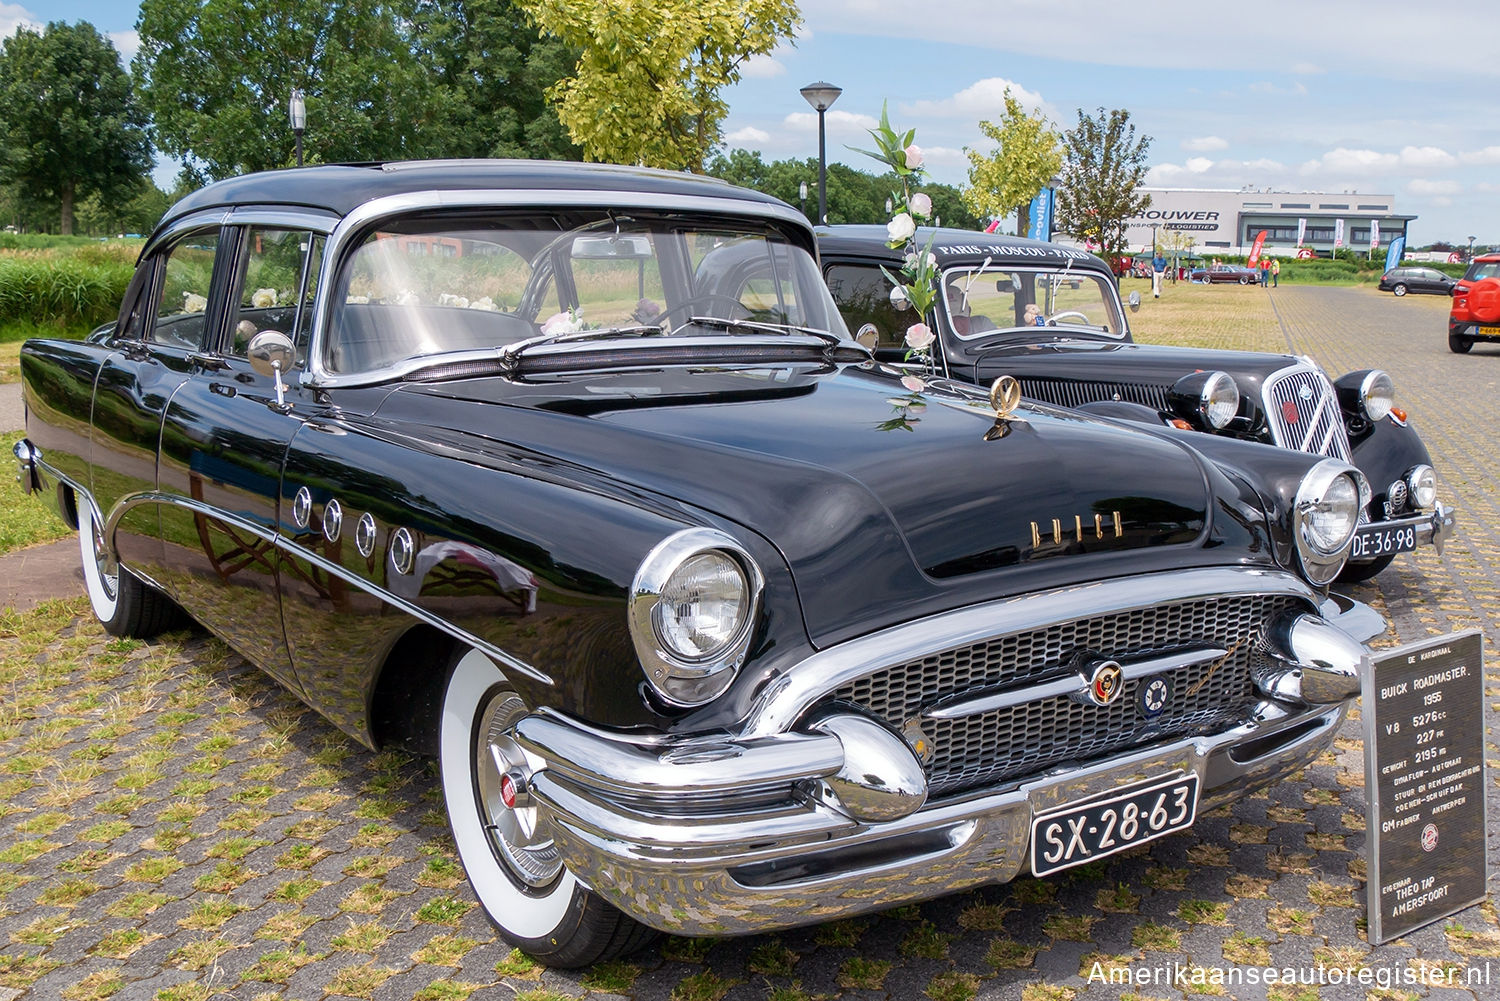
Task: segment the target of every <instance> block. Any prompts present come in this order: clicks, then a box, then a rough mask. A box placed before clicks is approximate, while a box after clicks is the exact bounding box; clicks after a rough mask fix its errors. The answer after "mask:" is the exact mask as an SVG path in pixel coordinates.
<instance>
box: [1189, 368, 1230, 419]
mask: <svg viewBox="0 0 1500 1001" xmlns="http://www.w3.org/2000/svg"><path fill="white" fill-rule="evenodd" d="M1199 400H1200V402H1199V404H1198V412H1199V413H1200V414H1202V415H1203V420H1204V421H1205V422H1207V424H1208V426H1209V427H1212V428H1216V429H1217V428H1224V427H1228V426H1229V422H1230V421H1232V420H1234V415H1235V414H1237V413H1239V411H1240V388H1239V387H1238V386H1236V385H1235V384H1234V379H1232V378H1231V377H1230V376H1229V375H1228V374H1227V373H1224V372H1215V373H1213V374H1212V375H1211V376H1209V379H1208V381H1207V382H1206V383H1204V384H1203V394H1202V395H1201V396H1200V397H1199Z"/></svg>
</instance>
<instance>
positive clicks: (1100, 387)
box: [1021, 378, 1167, 410]
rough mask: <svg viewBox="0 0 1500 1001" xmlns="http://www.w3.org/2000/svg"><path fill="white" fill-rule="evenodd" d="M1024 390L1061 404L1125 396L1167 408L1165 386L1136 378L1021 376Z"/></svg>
mask: <svg viewBox="0 0 1500 1001" xmlns="http://www.w3.org/2000/svg"><path fill="white" fill-rule="evenodd" d="M1021 393H1022V394H1023V395H1025V396H1029V397H1031V398H1032V399H1034V400H1043V401H1045V402H1047V403H1051V404H1054V405H1056V406H1059V407H1080V406H1082V405H1083V404H1085V403H1098V402H1101V401H1104V400H1116V399H1118V400H1124V401H1125V402H1126V403H1139V404H1140V405H1141V406H1144V407H1151V408H1152V409H1153V410H1166V409H1167V390H1166V387H1164V386H1148V385H1144V384H1141V383H1134V382H1075V381H1072V380H1062V379H1027V378H1023V379H1021Z"/></svg>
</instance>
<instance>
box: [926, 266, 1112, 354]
mask: <svg viewBox="0 0 1500 1001" xmlns="http://www.w3.org/2000/svg"><path fill="white" fill-rule="evenodd" d="M943 291H944V301H945V306H946V309H947V312H948V323H949V327H950V329H952V330H953V332H954V333H955V334H957V335H958V336H959V337H961V338H964V339H968V338H970V337H977V336H979V335H981V334H983V333H984V332H985V331H992V330H997V329H1005V328H1014V327H1040V326H1049V327H1050V326H1057V327H1086V328H1088V329H1089V330H1090V331H1092V332H1094V333H1104V334H1108V335H1109V336H1111V337H1121V336H1123V335H1124V333H1125V323H1124V318H1123V316H1122V315H1121V312H1120V307H1119V297H1118V294H1117V293H1116V291H1115V285H1114V281H1113V279H1112V278H1110V277H1108V276H1105V275H1100V274H1097V273H1095V272H1093V271H1075V270H1071V269H1066V268H1064V269H1034V268H1003V269H997V268H985V269H982V270H980V269H956V270H952V271H948V272H946V273H945V274H944V275H943Z"/></svg>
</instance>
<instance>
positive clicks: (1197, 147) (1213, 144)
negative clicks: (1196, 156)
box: [1182, 136, 1229, 153]
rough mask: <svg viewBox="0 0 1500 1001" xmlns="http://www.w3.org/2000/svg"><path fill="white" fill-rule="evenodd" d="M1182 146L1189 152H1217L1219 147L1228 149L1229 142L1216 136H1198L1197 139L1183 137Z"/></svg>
mask: <svg viewBox="0 0 1500 1001" xmlns="http://www.w3.org/2000/svg"><path fill="white" fill-rule="evenodd" d="M1182 148H1183V149H1185V150H1187V151H1188V152H1189V153H1217V152H1218V151H1219V150H1221V149H1228V148H1229V143H1228V142H1227V141H1226V140H1224V139H1220V138H1219V137H1218V136H1200V137H1199V138H1197V139H1184V140H1183V141H1182Z"/></svg>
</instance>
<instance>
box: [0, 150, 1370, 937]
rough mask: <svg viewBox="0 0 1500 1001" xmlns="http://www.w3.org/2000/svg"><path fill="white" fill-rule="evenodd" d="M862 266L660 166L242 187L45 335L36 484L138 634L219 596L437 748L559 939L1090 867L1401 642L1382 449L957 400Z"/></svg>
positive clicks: (121, 627)
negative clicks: (1349, 626) (1369, 474)
mask: <svg viewBox="0 0 1500 1001" xmlns="http://www.w3.org/2000/svg"><path fill="white" fill-rule="evenodd" d="M815 254H816V246H815V242H814V236H813V233H812V231H811V229H809V228H808V227H807V224H806V222H805V220H803V219H802V217H801V215H800V214H799V213H797V212H796V211H794V210H793V209H791V208H790V207H789V206H787V205H785V204H783V203H781V202H777V201H775V200H773V199H770V198H767V197H765V196H762V195H758V194H755V193H752V192H748V191H742V190H739V189H736V188H733V187H731V186H729V185H726V184H723V183H721V182H717V181H713V180H711V179H706V178H701V177H693V176H690V175H680V174H675V173H666V172H656V171H649V170H643V169H629V168H619V167H606V166H600V165H587V164H569V163H525V162H502V161H497V162H489V163H486V162H472V161H470V162H455V163H422V164H385V165H368V166H320V167H314V168H306V169H297V170H286V171H277V172H272V173H264V174H254V175H250V176H246V177H241V178H237V179H232V180H227V181H223V182H219V183H217V184H213V185H210V186H208V187H206V188H204V189H202V190H200V191H198V192H196V193H194V194H191V195H189V196H188V197H186V198H184V199H183V200H182V201H180V202H178V203H177V204H176V205H175V206H174V207H173V208H172V209H171V210H170V211H169V212H168V213H167V215H166V217H165V218H164V219H163V221H162V223H161V225H160V226H159V227H158V228H157V230H156V231H155V233H154V234H153V235H152V236H151V238H150V239H149V240H148V241H147V243H146V245H145V248H144V250H143V251H142V254H141V257H140V261H139V266H138V268H137V271H136V274H135V278H134V280H133V281H132V282H131V284H130V286H129V290H128V291H127V293H126V296H125V301H124V303H123V304H122V306H121V310H120V314H119V319H118V321H117V322H116V323H115V324H113V325H111V326H109V327H106V328H103V329H101V330H99V331H97V332H95V334H93V335H92V336H90V337H89V338H88V339H86V340H84V341H82V342H79V341H68V340H33V341H29V342H28V343H27V344H26V345H25V347H24V348H23V350H22V354H21V371H22V376H23V392H24V399H25V403H26V408H27V426H26V434H25V437H24V439H23V440H22V441H21V442H20V443H18V444H17V446H16V456H17V459H18V461H19V473H20V478H21V482H22V483H23V484H24V485H25V486H26V487H27V488H28V489H30V490H32V491H36V492H38V493H39V494H40V495H41V496H42V497H44V498H46V499H47V500H48V501H49V502H50V503H52V504H53V505H54V506H55V507H56V509H57V511H58V512H59V514H61V515H62V517H64V518H66V519H67V520H68V521H70V522H71V523H73V524H74V525H76V526H77V527H78V529H79V544H80V552H81V556H82V560H83V568H84V574H85V577H86V581H87V585H88V593H89V597H90V600H91V603H92V605H93V609H94V613H95V614H96V615H97V616H98V618H99V619H100V620H101V621H102V622H103V624H104V627H105V628H106V629H107V630H108V631H109V632H111V633H114V634H118V635H136V636H139V635H146V634H149V633H151V632H152V631H154V630H157V629H160V628H163V627H164V626H166V625H167V624H169V623H170V621H171V620H172V618H173V616H174V615H175V614H176V610H177V609H178V608H180V609H182V610H184V611H186V612H187V613H188V614H189V615H191V616H192V617H193V618H194V619H196V620H197V621H198V622H200V623H202V624H203V625H204V626H206V627H207V628H208V629H210V630H212V631H213V632H214V633H216V634H217V635H219V636H221V637H223V638H224V639H225V640H226V641H227V642H228V643H230V644H231V645H232V646H234V647H235V648H236V649H237V650H238V651H240V653H242V654H244V655H245V657H247V658H248V659H249V660H251V661H253V662H254V663H255V664H257V665H259V666H260V667H261V668H263V669H264V670H266V671H267V672H268V673H269V674H271V675H272V676H273V677H275V678H276V679H278V680H279V681H280V682H281V683H283V684H285V685H286V686H287V687H288V688H290V689H291V690H292V691H294V692H296V693H297V694H298V695H299V696H300V697H301V698H302V699H304V700H305V701H306V702H307V703H308V704H309V705H311V706H313V707H314V708H316V709H317V710H319V711H320V712H322V713H323V714H324V715H326V716H327V717H328V718H329V719H330V720H332V721H333V722H334V723H335V724H337V725H338V726H339V727H341V728H342V729H344V730H345V731H346V732H347V733H349V734H350V735H351V736H353V737H354V738H355V739H357V740H359V741H360V742H362V743H364V744H366V745H368V746H370V747H374V748H380V747H405V748H409V749H413V750H417V751H422V752H429V753H433V754H435V755H436V756H437V759H438V763H439V774H440V778H441V783H442V790H443V794H444V799H445V803H446V807H447V811H448V817H449V820H450V822H451V825H452V830H453V838H454V842H455V844H456V846H457V850H458V853H459V855H460V856H461V858H462V861H463V864H464V867H465V868H466V870H467V872H468V876H469V879H470V882H471V885H472V887H473V890H474V893H475V895H476V896H477V897H478V899H479V901H480V903H481V904H482V905H483V907H484V909H485V911H486V912H487V913H488V915H489V916H490V918H491V919H492V920H493V921H494V922H495V924H496V925H497V926H498V927H499V929H500V932H501V934H502V935H503V936H504V937H505V938H506V939H507V940H508V941H510V942H512V943H514V944H516V945H517V946H519V947H520V948H522V949H524V950H525V951H526V952H528V953H530V954H531V955H533V956H536V957H537V958H538V959H540V960H541V961H543V962H545V963H548V964H552V965H557V966H577V965H583V964H587V963H591V962H595V961H598V960H601V959H604V958H608V957H610V956H615V955H620V954H622V953H624V952H627V951H629V950H631V949H632V948H634V947H636V946H638V945H640V944H642V943H643V942H644V941H645V940H646V939H647V938H648V937H649V936H650V935H651V934H652V930H653V929H660V930H665V931H669V932H678V933H683V934H692V935H723V934H734V933H743V932H754V931H761V930H767V929H776V928H784V927H788V926H793V925H800V924H808V923H813V922H819V921H826V920H831V919H834V918H839V917H844V916H848V915H852V914H858V913H861V912H864V911H869V910H875V909H883V908H888V907H891V906H892V905H895V904H898V903H901V902H903V901H910V900H919V899H923V898H927V897H932V896H936V895H938V894H942V893H947V892H950V891H954V890H959V889H963V888H967V887H972V886H975V885H978V884H981V883H986V882H995V881H1004V880H1008V879H1011V878H1013V877H1015V876H1017V875H1019V874H1020V873H1022V872H1032V873H1035V874H1037V875H1045V874H1048V873H1052V872H1056V871H1058V870H1061V869H1064V868H1067V867H1069V866H1074V865H1078V864H1081V863H1084V862H1089V861H1093V860H1096V859H1099V858H1102V857H1105V856H1108V855H1110V854H1112V853H1114V852H1117V851H1120V850H1124V849H1128V848H1130V847H1132V846H1134V845H1138V844H1140V843H1142V842H1144V841H1148V840H1151V839H1153V838H1157V837H1161V836H1163V835H1166V834H1168V833H1170V832H1173V831H1178V830H1181V829H1183V828H1185V827H1187V826H1188V825H1190V824H1192V823H1193V821H1194V819H1195V818H1196V817H1197V816H1198V814H1199V812H1200V811H1201V810H1206V809H1209V808H1212V807H1214V806H1215V805H1217V804H1220V803H1224V802H1227V801H1230V800H1233V799H1235V798H1237V797H1241V796H1244V795H1246V794H1247V793H1248V792H1249V791H1250V790H1253V789H1256V788H1258V787H1262V786H1265V785H1266V784H1268V783H1271V782H1274V781H1276V780H1277V779H1278V778H1280V777H1281V776H1284V775H1286V774H1288V773H1289V772H1291V771H1293V770H1295V769H1298V768H1301V767H1303V766H1305V765H1306V764H1308V763H1310V762H1311V761H1313V760H1314V759H1315V758H1316V757H1317V755H1318V754H1319V753H1320V752H1321V751H1322V750H1323V749H1324V748H1326V747H1327V746H1328V745H1329V743H1330V741H1331V740H1332V738H1333V736H1334V734H1335V733H1336V732H1337V730H1338V727H1339V724H1340V722H1341V721H1342V720H1343V719H1344V717H1345V713H1346V711H1347V707H1348V705H1349V703H1350V701H1351V700H1352V699H1353V698H1354V697H1355V696H1356V694H1357V693H1358V690H1359V680H1358V667H1359V664H1360V661H1361V658H1362V655H1363V647H1361V646H1360V644H1359V643H1357V642H1355V640H1354V639H1352V638H1350V636H1349V635H1348V633H1347V632H1345V631H1344V630H1343V629H1342V628H1340V626H1339V624H1338V623H1341V622H1351V623H1353V624H1355V625H1360V624H1363V625H1364V626H1365V627H1366V628H1367V630H1369V631H1365V632H1363V633H1362V635H1364V636H1368V635H1370V634H1371V631H1373V630H1376V629H1379V628H1381V627H1382V624H1381V623H1380V622H1379V619H1378V616H1373V613H1371V612H1370V610H1369V609H1368V608H1364V607H1359V606H1356V605H1354V604H1352V603H1347V602H1346V603H1344V604H1342V605H1335V604H1325V603H1324V602H1323V599H1322V596H1321V594H1320V589H1321V588H1322V586H1323V585H1324V584H1326V582H1327V581H1328V580H1330V579H1332V577H1334V576H1335V575H1336V574H1337V573H1338V571H1339V570H1340V569H1341V568H1342V566H1343V565H1344V563H1345V561H1346V559H1347V558H1348V555H1349V551H1350V546H1351V545H1353V544H1354V540H1355V538H1356V525H1357V519H1358V516H1359V502H1360V497H1361V494H1362V492H1363V491H1365V490H1366V489H1367V487H1366V484H1365V480H1364V477H1363V475H1362V474H1361V473H1360V472H1359V470H1357V469H1356V468H1354V467H1353V466H1351V465H1349V464H1348V463H1346V462H1344V461H1342V460H1340V459H1336V458H1326V457H1323V456H1311V455H1304V454H1301V453H1295V452H1288V451H1271V450H1265V449H1261V448H1259V446H1254V445H1245V444H1243V443H1240V442H1233V441H1228V440H1224V441H1222V442H1220V441H1219V440H1218V439H1213V438H1211V437H1210V436H1206V435H1203V436H1197V437H1198V439H1201V440H1202V441H1203V442H1206V443H1208V444H1211V445H1213V444H1216V443H1217V444H1219V445H1222V446H1223V447H1218V448H1215V449H1214V451H1215V453H1216V454H1215V455H1214V456H1213V457H1210V456H1208V455H1205V454H1202V453H1200V452H1198V451H1196V450H1195V449H1193V448H1192V447H1190V446H1189V443H1188V441H1189V439H1188V436H1185V435H1177V436H1176V437H1173V436H1172V435H1170V434H1163V433H1158V432H1156V431H1152V430H1147V429H1144V428H1139V427H1133V426H1131V425H1128V424H1124V423H1121V422H1118V421H1113V420H1105V419H1098V418H1093V417H1089V416H1086V415H1083V414H1080V413H1077V412H1072V411H1062V410H1058V409H1056V408H1053V407H1048V406H1041V405H1032V404H1024V403H1023V404H1018V403H1017V402H1016V400H1015V399H1014V396H1013V392H1012V389H1013V387H1008V384H1005V385H1002V386H1001V387H1000V389H1001V390H1002V392H1000V393H999V394H998V395H996V394H992V393H987V392H984V391H982V390H978V389H975V388H974V387H968V386H960V385H957V384H955V385H954V386H952V387H951V388H947V389H943V388H936V387H921V388H912V386H911V385H910V384H909V382H903V381H902V373H901V372H899V371H896V370H894V369H892V368H891V367H890V366H885V365H881V364H879V363H877V362H875V361H874V360H873V359H872V358H871V357H870V353H869V352H868V351H867V350H866V349H864V348H862V347H861V346H859V345H858V344H857V343H855V342H854V341H853V340H851V339H850V338H849V336H848V333H847V330H846V328H845V326H844V324H843V321H842V320H841V319H840V317H839V314H838V312H837V310H836V308H835V306H834V303H833V300H832V299H831V297H830V296H829V293H828V289H827V287H826V286H825V285H824V283H823V281H822V278H821V275H820V273H819V271H818V267H817V264H816V256H815ZM1085 263H1087V262H1085ZM1095 267H1099V268H1102V267H1103V265H1101V264H1094V263H1088V266H1087V267H1080V269H1079V270H1078V271H1077V272H1076V275H1077V277H1078V278H1079V279H1080V282H1081V283H1088V284H1092V282H1093V281H1094V277H1095V272H1094V268H1095ZM1106 273H1107V271H1106ZM1066 284H1067V283H1066V282H1065V281H1064V282H1063V283H1062V285H1063V286H1066ZM1195 440H1196V439H1195ZM1235 449H1239V450H1242V451H1243V450H1248V451H1249V452H1254V453H1255V454H1256V455H1258V456H1260V457H1262V458H1264V456H1263V455H1261V453H1268V454H1269V456H1270V465H1269V466H1268V467H1267V468H1265V469H1263V470H1261V472H1260V474H1259V475H1258V476H1257V478H1256V479H1255V480H1254V481H1253V482H1252V481H1251V480H1250V479H1249V478H1248V476H1247V475H1246V474H1245V473H1243V472H1242V471H1239V470H1238V469H1237V467H1236V466H1235V465H1234V462H1233V461H1232V460H1233V455H1232V454H1231V453H1233V452H1234V451H1235ZM1324 609H1327V612H1326V614H1325V612H1324V611H1323V610H1324ZM1372 617H1373V618H1374V625H1373V626H1371V625H1370V620H1371V618H1372Z"/></svg>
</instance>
